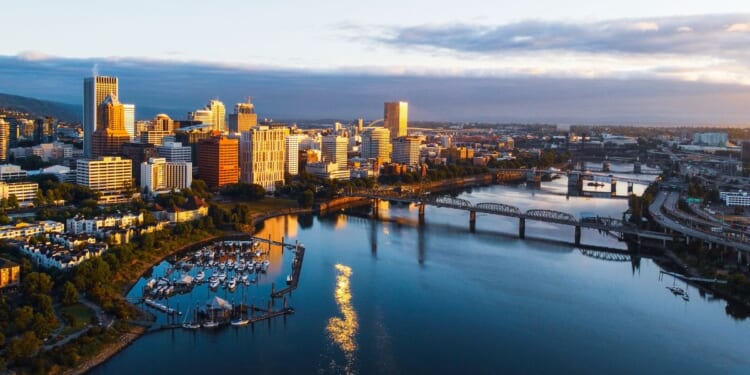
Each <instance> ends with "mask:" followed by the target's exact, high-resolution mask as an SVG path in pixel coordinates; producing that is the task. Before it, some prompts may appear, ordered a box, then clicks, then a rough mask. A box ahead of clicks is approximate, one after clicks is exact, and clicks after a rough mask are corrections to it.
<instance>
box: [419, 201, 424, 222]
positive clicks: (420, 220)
mask: <svg viewBox="0 0 750 375" xmlns="http://www.w3.org/2000/svg"><path fill="white" fill-rule="evenodd" d="M419 225H424V203H420V204H419Z"/></svg>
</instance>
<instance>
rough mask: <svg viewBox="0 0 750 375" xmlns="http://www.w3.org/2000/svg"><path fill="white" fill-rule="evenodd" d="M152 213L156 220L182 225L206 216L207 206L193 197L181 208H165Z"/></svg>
mask: <svg viewBox="0 0 750 375" xmlns="http://www.w3.org/2000/svg"><path fill="white" fill-rule="evenodd" d="M152 213H153V214H154V217H155V218H156V219H157V220H168V221H169V222H170V223H173V224H176V223H184V222H188V221H193V220H198V219H200V218H202V217H204V216H206V215H208V204H206V202H205V201H204V200H203V199H201V198H200V197H198V196H193V199H190V200H188V202H187V204H185V205H184V206H183V207H167V208H166V209H161V210H160V211H154V212H152Z"/></svg>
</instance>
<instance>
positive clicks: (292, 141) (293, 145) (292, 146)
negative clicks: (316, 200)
mask: <svg viewBox="0 0 750 375" xmlns="http://www.w3.org/2000/svg"><path fill="white" fill-rule="evenodd" d="M300 141H302V136H301V135H290V136H288V137H286V140H285V141H284V143H285V146H284V150H285V156H284V172H286V173H288V174H289V175H290V176H296V175H298V174H299V143H300Z"/></svg>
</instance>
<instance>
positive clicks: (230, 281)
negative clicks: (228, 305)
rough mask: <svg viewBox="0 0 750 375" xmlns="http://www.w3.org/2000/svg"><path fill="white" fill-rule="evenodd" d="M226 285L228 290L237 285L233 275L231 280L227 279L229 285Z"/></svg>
mask: <svg viewBox="0 0 750 375" xmlns="http://www.w3.org/2000/svg"><path fill="white" fill-rule="evenodd" d="M227 286H228V287H229V290H234V288H236V287H237V279H236V278H234V277H233V278H232V279H231V280H229V285H227Z"/></svg>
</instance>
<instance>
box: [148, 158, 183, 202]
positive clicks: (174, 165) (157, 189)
mask: <svg viewBox="0 0 750 375" xmlns="http://www.w3.org/2000/svg"><path fill="white" fill-rule="evenodd" d="M140 169H141V189H142V190H143V191H144V192H146V193H147V194H151V195H155V194H159V193H165V192H169V191H171V190H173V189H174V190H181V189H185V188H188V187H190V184H192V183H193V163H191V162H185V161H177V162H170V161H167V159H165V158H151V159H149V160H148V162H143V163H141V165H140Z"/></svg>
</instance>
